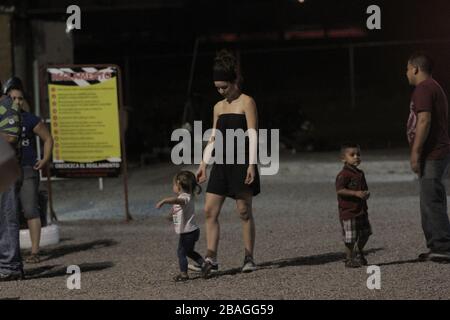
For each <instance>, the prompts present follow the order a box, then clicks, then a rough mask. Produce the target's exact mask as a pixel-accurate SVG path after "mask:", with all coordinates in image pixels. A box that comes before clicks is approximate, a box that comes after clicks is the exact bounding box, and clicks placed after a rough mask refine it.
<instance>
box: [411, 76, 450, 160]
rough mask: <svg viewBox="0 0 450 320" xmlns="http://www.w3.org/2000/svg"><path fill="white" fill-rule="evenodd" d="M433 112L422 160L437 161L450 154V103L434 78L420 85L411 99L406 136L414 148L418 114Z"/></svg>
mask: <svg viewBox="0 0 450 320" xmlns="http://www.w3.org/2000/svg"><path fill="white" fill-rule="evenodd" d="M420 112H431V126H430V132H429V134H428V137H427V139H426V140H425V143H424V146H423V153H422V158H423V159H427V160H437V159H442V158H445V157H446V156H447V155H448V154H449V153H450V139H449V136H448V102H447V97H446V96H445V93H444V90H442V88H441V86H440V85H439V83H437V82H436V81H435V80H434V79H433V78H431V77H430V78H428V79H427V80H424V81H422V82H421V83H419V84H418V85H417V86H416V88H415V89H414V92H413V94H412V97H411V104H410V113H409V118H408V124H407V131H406V134H407V136H408V142H409V145H410V146H412V145H413V142H414V138H415V136H416V125H417V114H418V113H420Z"/></svg>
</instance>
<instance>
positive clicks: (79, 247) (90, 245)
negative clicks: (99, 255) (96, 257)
mask: <svg viewBox="0 0 450 320" xmlns="http://www.w3.org/2000/svg"><path fill="white" fill-rule="evenodd" d="M116 244H118V242H117V241H115V240H111V239H105V240H96V241H91V242H86V243H80V244H72V245H64V246H60V247H56V248H54V249H47V250H41V256H47V257H45V258H42V259H41V262H44V261H48V260H51V259H57V258H60V257H62V256H65V255H68V254H71V253H76V252H81V251H88V250H93V249H100V248H106V247H111V246H114V245H116Z"/></svg>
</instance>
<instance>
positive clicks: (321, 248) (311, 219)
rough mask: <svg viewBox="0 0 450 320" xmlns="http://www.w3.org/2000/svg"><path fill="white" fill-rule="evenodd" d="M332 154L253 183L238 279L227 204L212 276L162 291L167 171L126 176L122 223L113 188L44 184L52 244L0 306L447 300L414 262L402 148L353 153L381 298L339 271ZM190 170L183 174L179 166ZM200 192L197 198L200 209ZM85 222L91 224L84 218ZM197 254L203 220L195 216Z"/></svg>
mask: <svg viewBox="0 0 450 320" xmlns="http://www.w3.org/2000/svg"><path fill="white" fill-rule="evenodd" d="M337 157H338V155H337V154H336V153H310V154H296V155H284V156H283V157H282V158H281V159H282V160H281V165H280V171H279V173H278V175H276V176H263V177H262V179H261V183H262V193H261V194H260V195H259V196H257V197H256V198H255V199H254V215H255V218H256V228H257V229H256V230H257V235H256V237H257V238H256V239H257V242H256V250H255V259H256V262H257V263H258V266H259V269H258V270H257V271H255V272H253V273H249V274H241V273H240V272H239V267H240V266H241V264H242V260H243V245H242V234H241V227H240V220H239V218H238V216H237V214H236V213H235V212H234V203H233V201H232V200H231V199H229V200H227V201H226V202H225V205H224V208H223V211H222V213H221V218H220V222H221V239H220V244H219V263H220V269H221V272H220V273H219V274H218V275H217V276H216V277H213V278H212V279H208V280H204V279H201V278H199V277H198V275H196V274H191V277H192V278H193V279H192V280H190V281H188V282H186V283H174V282H172V281H171V278H172V276H173V275H174V274H176V273H177V259H176V246H177V237H176V235H175V234H174V232H173V228H172V225H171V224H170V223H169V222H167V221H166V220H165V219H163V218H162V217H161V211H158V210H155V209H153V206H154V204H155V202H156V201H157V200H158V199H159V198H160V197H162V196H164V195H167V194H170V192H171V184H170V182H171V178H172V176H173V174H174V173H175V172H176V171H177V170H178V169H179V168H177V167H174V166H170V165H162V164H160V165H154V166H151V167H145V168H134V169H131V170H130V177H129V185H130V187H129V189H130V209H131V210H130V211H131V213H132V214H133V216H134V217H135V220H134V221H132V222H130V223H124V222H123V196H122V190H123V189H122V188H123V187H122V185H121V180H120V179H107V180H105V183H104V185H105V189H104V190H103V191H99V190H98V182H97V181H96V180H75V181H74V180H70V181H58V182H55V184H54V188H55V210H56V213H57V214H58V216H59V218H60V220H61V221H60V222H59V226H60V230H61V242H60V244H58V245H57V246H54V247H47V248H44V249H43V261H42V262H41V263H40V264H37V265H26V266H25V272H26V275H27V279H26V280H24V281H17V282H8V283H2V284H1V286H0V298H8V299H15V298H20V299H449V298H450V280H449V278H448V272H449V271H450V265H448V264H440V263H433V262H417V261H416V257H417V255H418V253H420V252H423V251H425V246H424V240H423V235H422V232H421V228H420V217H419V210H418V206H419V198H418V185H417V181H416V180H415V178H414V175H412V174H411V173H410V171H409V164H408V159H407V151H406V150H394V151H392V150H388V151H387V150H386V151H372V152H366V153H364V154H363V157H364V158H363V164H362V168H363V169H364V170H365V172H366V176H367V180H368V184H369V188H370V190H371V193H372V196H371V198H370V200H369V214H370V219H371V223H372V227H373V232H374V234H373V236H372V237H371V239H370V240H369V243H368V245H367V247H366V248H367V250H368V252H369V255H368V260H369V264H374V265H378V266H379V267H380V268H381V289H380V290H369V289H368V288H367V286H366V281H367V278H368V276H369V274H367V270H366V268H360V269H351V270H349V269H345V268H344V264H343V262H342V258H343V245H342V243H341V237H340V227H339V223H338V218H337V217H338V215H337V201H336V195H335V190H334V178H335V176H336V174H337V172H338V171H339V169H340V167H341V164H340V162H339V160H338V159H337ZM187 168H188V169H192V170H194V167H187ZM203 200H204V195H203V194H202V195H201V196H200V197H199V198H198V199H197V209H198V211H199V212H201V209H202V204H203ZM91 219H95V220H91ZM198 222H199V224H200V226H201V238H200V241H199V243H198V246H197V249H198V251H199V252H201V253H204V252H205V233H204V218H203V215H202V214H199V215H198ZM69 265H78V266H80V268H81V271H82V275H81V289H80V290H68V289H67V287H66V281H67V277H68V274H67V273H66V269H67V267H68V266H69Z"/></svg>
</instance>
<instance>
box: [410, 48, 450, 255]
mask: <svg viewBox="0 0 450 320" xmlns="http://www.w3.org/2000/svg"><path fill="white" fill-rule="evenodd" d="M431 73H432V61H431V59H430V58H429V57H428V56H427V55H425V54H422V53H416V54H413V55H412V56H411V57H410V58H409V60H408V65H407V71H406V76H407V78H408V81H409V84H411V85H412V86H415V89H414V92H413V94H412V97H411V104H410V115H409V119H408V123H407V137H408V141H409V144H410V147H411V157H410V162H411V169H412V171H413V172H415V173H416V174H417V175H418V177H419V181H420V211H421V218H422V229H423V232H424V234H425V239H426V242H427V247H428V249H429V252H427V253H422V254H420V255H419V259H420V260H433V261H435V260H442V259H445V260H449V259H450V222H449V219H448V215H447V193H446V190H445V185H444V182H443V180H444V178H445V177H446V176H447V172H448V167H449V163H450V138H449V136H448V102H447V97H446V95H445V93H444V91H443V90H442V88H441V86H440V85H439V84H438V83H437V82H436V81H435V80H434V79H433V78H432V76H431Z"/></svg>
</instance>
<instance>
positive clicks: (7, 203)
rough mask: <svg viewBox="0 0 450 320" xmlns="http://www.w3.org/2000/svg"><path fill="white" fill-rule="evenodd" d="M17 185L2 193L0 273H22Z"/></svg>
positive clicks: (0, 197)
mask: <svg viewBox="0 0 450 320" xmlns="http://www.w3.org/2000/svg"><path fill="white" fill-rule="evenodd" d="M16 206H17V198H16V190H15V185H14V184H13V185H12V186H11V187H10V188H9V189H8V190H7V191H5V192H3V193H0V273H3V274H11V273H17V272H21V270H22V267H23V266H22V258H21V256H20V244H19V231H20V230H19V227H20V226H19V216H18V213H17V210H16Z"/></svg>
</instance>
